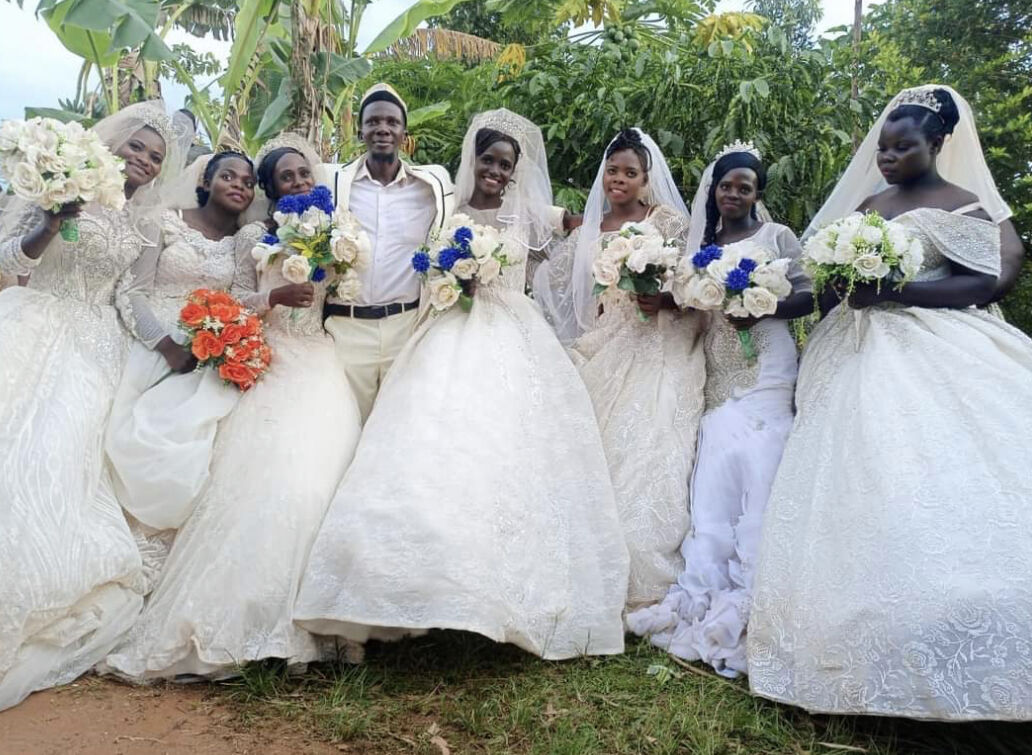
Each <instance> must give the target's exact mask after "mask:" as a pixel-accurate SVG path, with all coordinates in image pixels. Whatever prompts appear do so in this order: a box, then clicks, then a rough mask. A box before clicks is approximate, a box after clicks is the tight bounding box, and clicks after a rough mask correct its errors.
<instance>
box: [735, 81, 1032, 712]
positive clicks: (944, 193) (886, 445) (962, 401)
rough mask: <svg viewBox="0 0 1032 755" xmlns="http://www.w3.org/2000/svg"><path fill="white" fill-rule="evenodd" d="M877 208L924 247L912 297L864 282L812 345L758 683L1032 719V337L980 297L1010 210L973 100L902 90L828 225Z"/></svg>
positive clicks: (771, 557)
mask: <svg viewBox="0 0 1032 755" xmlns="http://www.w3.org/2000/svg"><path fill="white" fill-rule="evenodd" d="M954 126H956V128H954ZM951 133H952V136H950V134H951ZM876 154H877V165H876V164H875V157H876ZM878 169H880V170H881V173H882V175H883V176H884V179H886V180H887V181H888V184H889V187H888V188H885V187H886V183H885V182H884V181H882V180H881V176H879V175H878ZM883 189H884V190H883ZM876 192H877V193H876ZM872 194H873V196H871V195H872ZM865 197H867V199H865ZM858 207H859V208H860V209H862V210H867V209H873V210H877V211H878V212H880V213H881V214H882V215H883V216H885V217H888V218H890V219H894V220H896V221H897V222H899V223H901V224H903V225H905V226H906V227H907V229H908V230H909V231H910V232H912V233H913V234H916V236H917V237H918V238H920V239H921V241H922V242H923V244H924V253H925V259H924V262H923V264H922V266H921V270H920V273H919V274H918V276H917V278H916V280H915V281H914V282H913V283H910V284H907V285H906V286H904V287H903V289H902V291H900V292H896V291H895V290H893V289H892V287H890V286H885V287H883V288H882V291H881V293H880V294H879V293H878V292H876V291H875V290H874V288H873V287H863V288H861V289H858V291H857V293H856V294H855V295H854V296H853V298H852V299H851V301H850V302H849V303H848V304H845V303H844V304H839V305H838V306H837V307H836V308H835V309H833V310H832V311H831V312H830V313H829V314H828V315H827V317H826V318H825V319H824V321H823V322H822V323H821V324H820V325H819V326H818V327H817V329H816V330H815V331H814V333H813V334H812V336H811V337H810V340H809V342H808V344H807V347H806V350H805V352H804V354H803V358H802V362H801V365H800V370H799V382H798V389H797V394H796V403H797V407H798V415H797V417H796V422H795V426H794V428H793V430H792V434H791V436H790V437H789V441H788V445H787V446H786V449H785V454H784V457H783V459H782V463H781V467H780V469H779V471H778V475H777V479H776V481H775V483H774V489H773V492H772V494H771V500H770V504H769V506H768V509H767V515H766V520H765V523H764V532H763V542H762V546H761V555H760V561H759V565H758V568H757V576H756V591H755V599H754V603H753V613H752V618H751V621H750V624H749V643H748V645H749V657H748V660H749V674H750V677H749V678H750V683H751V686H752V689H753V691H754V692H756V693H757V694H759V695H763V696H764V697H769V698H772V699H775V700H779V701H783V702H787V703H792V704H794V705H799V706H802V707H804V708H806V709H808V710H810V711H819V712H828V713H868V714H881V715H892V716H906V717H911V718H930V719H949V720H973V719H1010V720H1024V719H1032V474H1029V450H1030V447H1032V439H1030V436H1029V428H1032V340H1029V338H1028V337H1027V336H1026V335H1024V334H1023V333H1021V332H1020V331H1018V330H1017V329H1015V328H1012V327H1011V326H1009V325H1007V324H1006V323H1004V322H1002V321H1001V320H999V319H996V318H995V317H993V316H991V315H989V314H987V313H985V312H982V311H980V310H978V309H976V308H974V307H973V306H971V305H974V304H980V303H982V302H983V301H985V300H986V299H988V298H989V297H990V296H991V295H992V294H993V291H994V290H995V287H996V277H997V276H998V275H999V272H1000V239H1001V229H1000V225H1001V224H1003V223H1006V220H1005V219H1006V218H1007V217H1008V216H1009V215H1010V211H1009V209H1008V208H1007V206H1006V205H1005V204H1004V202H1003V200H1002V198H1001V197H1000V195H999V193H998V192H997V190H996V187H995V185H994V184H993V181H992V177H991V176H990V175H989V171H988V168H987V167H986V164H985V160H984V157H983V156H982V151H981V146H980V144H979V141H978V136H977V132H976V130H975V124H974V118H973V116H972V114H971V110H970V107H969V106H968V104H967V103H966V102H965V101H964V100H963V99H962V98H961V97H960V96H959V95H958V94H957V93H956V92H953V91H952V90H950V89H948V88H947V87H935V86H928V87H920V88H918V89H914V90H905V91H903V92H901V93H900V94H899V95H897V96H896V98H894V99H893V101H892V102H891V103H890V104H889V105H888V107H886V109H885V111H884V112H883V113H882V116H881V118H880V119H879V120H878V122H877V123H876V124H875V126H874V128H873V129H872V131H871V132H870V133H869V134H868V136H867V138H866V139H865V141H864V143H863V144H862V146H861V148H860V150H859V152H858V153H857V155H856V156H855V157H854V159H853V161H852V163H850V166H849V168H848V169H847V170H846V173H845V174H844V176H843V178H842V180H841V181H840V182H839V185H838V187H837V188H836V189H835V191H834V192H833V193H832V195H831V197H830V198H829V199H828V201H827V202H826V203H825V205H824V207H823V208H822V210H821V211H820V212H819V213H818V215H817V217H816V218H815V219H814V223H813V224H812V225H811V230H812V229H816V228H819V227H820V225H821V224H823V223H826V222H829V221H833V220H836V219H838V218H840V217H843V216H844V215H846V214H848V213H849V212H851V211H853V210H855V209H857V208H858ZM831 296H834V293H833V292H832V293H831ZM827 298H828V297H827V296H825V299H827ZM850 306H851V307H852V308H850Z"/></svg>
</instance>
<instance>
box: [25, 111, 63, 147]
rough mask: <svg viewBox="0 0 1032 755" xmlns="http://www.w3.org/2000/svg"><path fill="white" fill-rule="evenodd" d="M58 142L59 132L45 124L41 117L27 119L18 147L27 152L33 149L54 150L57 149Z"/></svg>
mask: <svg viewBox="0 0 1032 755" xmlns="http://www.w3.org/2000/svg"><path fill="white" fill-rule="evenodd" d="M57 144H58V141H57V134H55V133H54V132H53V131H51V130H50V129H49V128H47V127H46V126H44V125H43V122H42V119H40V118H33V119H32V120H30V121H26V122H25V126H24V127H23V128H22V130H21V133H20V134H19V135H18V149H19V150H21V151H22V152H25V153H28V152H29V151H30V150H33V149H35V150H40V151H44V152H45V151H53V150H56V149H57Z"/></svg>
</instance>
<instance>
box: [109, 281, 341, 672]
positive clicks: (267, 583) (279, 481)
mask: <svg viewBox="0 0 1032 755" xmlns="http://www.w3.org/2000/svg"><path fill="white" fill-rule="evenodd" d="M327 282H328V281H326V282H323V283H321V284H316V290H317V292H318V296H316V300H315V302H314V303H313V305H312V306H311V307H309V308H307V309H300V310H291V309H288V308H286V307H277V308H275V309H273V310H272V311H270V312H269V313H268V314H267V315H266V317H265V336H266V340H267V342H268V345H269V347H270V348H271V349H272V363H271V366H270V369H269V371H268V373H266V375H265V376H264V377H262V378H261V379H260V380H259V381H258V382H257V383H256V385H255V386H254V388H252V389H251V390H249V391H247V392H246V393H244V394H243V395H242V396H241V397H240V401H239V403H238V404H237V407H236V409H235V410H234V411H233V412H232V413H231V414H230V415H229V417H227V418H226V419H225V420H224V421H223V422H222V423H221V425H220V427H219V431H218V434H217V436H216V440H215V449H214V453H213V458H212V465H211V478H210V481H209V483H208V485H207V486H206V487H205V488H204V489H203V490H202V492H201V495H200V496H199V498H198V500H197V502H196V504H195V506H194V509H193V513H192V514H191V515H190V517H189V518H188V519H187V521H186V524H185V525H184V526H183V528H182V529H181V530H180V531H179V533H178V534H177V535H176V539H175V543H174V544H173V546H172V551H171V553H170V554H169V556H168V560H167V561H166V563H165V568H164V571H163V572H162V575H161V579H160V581H159V582H158V586H157V588H156V589H155V590H154V592H153V593H152V594H151V596H150V597H149V598H148V601H147V607H146V609H145V610H144V612H143V615H142V616H141V617H140V620H139V621H138V622H137V624H136V625H135V626H134V627H133V629H132V631H131V632H130V633H129V635H128V637H127V638H126V640H125V642H123V643H122V644H121V645H120V646H119V647H118V648H117V649H116V650H115V652H114V653H112V654H111V655H110V656H108V658H107V662H106V666H107V669H106V670H111V671H114V672H115V673H117V674H119V675H121V676H124V677H129V678H133V679H149V678H155V677H164V678H168V677H174V676H177V675H179V674H192V675H199V676H207V677H211V678H225V677H229V676H233V675H234V674H236V673H237V672H238V667H239V665H240V664H243V663H246V662H248V661H254V660H260V659H262V658H284V659H286V660H287V662H288V663H292V664H299V663H306V662H309V661H314V660H319V659H322V658H324V657H326V653H325V650H324V645H323V643H320V642H319V640H318V639H317V638H314V637H312V635H310V634H309V633H308V632H306V631H304V630H303V629H300V628H299V627H297V626H296V625H295V624H294V622H293V614H292V608H293V605H294V598H295V595H296V594H297V587H298V583H299V581H300V579H301V574H302V571H303V569H304V565H305V562H306V561H307V559H308V551H309V548H310V546H311V544H312V540H313V539H314V537H315V534H316V531H317V530H318V528H319V523H320V522H321V521H322V518H323V514H324V512H325V511H326V507H327V505H328V504H329V502H330V499H331V498H332V496H333V491H334V490H335V489H336V487H337V484H338V482H339V481H340V479H341V476H342V475H343V474H344V471H345V470H346V469H347V466H348V463H349V462H350V460H351V456H352V454H353V452H354V448H355V445H356V444H357V442H358V435H359V416H358V407H357V405H356V404H355V399H354V396H353V394H352V393H351V388H350V386H349V384H348V381H347V377H346V376H345V375H344V372H343V370H341V369H340V365H339V363H338V361H337V356H336V354H335V352H334V348H333V341H332V340H331V339H330V337H329V336H328V335H327V334H326V332H325V331H324V330H323V326H322V302H323V299H324V297H325V293H326V283H327ZM284 283H285V281H284V279H283V278H282V275H281V273H280V266H279V265H278V264H275V263H274V264H273V265H271V266H270V268H269V269H268V270H267V271H266V272H265V273H264V274H263V275H262V277H261V283H260V286H259V293H266V292H268V291H270V290H271V289H273V288H276V287H277V286H280V285H283V284H284ZM295 311H296V313H297V314H296V315H295V314H292V312H295Z"/></svg>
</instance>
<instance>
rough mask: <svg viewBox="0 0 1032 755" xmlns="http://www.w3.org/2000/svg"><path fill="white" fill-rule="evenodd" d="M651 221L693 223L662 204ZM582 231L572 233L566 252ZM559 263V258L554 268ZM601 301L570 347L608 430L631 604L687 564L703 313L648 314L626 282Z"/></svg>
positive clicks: (678, 231)
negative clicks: (683, 550)
mask: <svg viewBox="0 0 1032 755" xmlns="http://www.w3.org/2000/svg"><path fill="white" fill-rule="evenodd" d="M645 222H646V223H649V224H652V225H653V226H655V227H656V228H657V229H658V230H659V232H660V233H662V234H663V236H665V237H666V238H679V237H681V236H682V235H683V234H684V232H685V231H686V230H687V227H686V226H687V218H686V217H684V216H682V215H680V214H678V213H677V212H675V211H674V210H672V209H671V208H669V207H667V206H665V205H660V206H658V207H657V208H655V209H654V210H653V211H652V213H651V215H650V216H649V217H648V218H647V220H646V221H645ZM639 225H641V224H639ZM578 233H579V229H578V231H575V232H574V233H573V234H571V236H570V239H569V241H568V242H567V246H566V250H567V251H568V253H567V254H566V256H567V257H572V253H569V252H570V251H572V250H573V249H576V245H577V234H578ZM606 235H608V234H603V237H605V236H606ZM600 243H601V242H600ZM562 255H563V251H559V252H558V253H557V255H556V256H557V257H561V256H562ZM562 265H563V262H562V260H558V259H557V260H556V266H557V269H558V268H560V267H561V266H562ZM604 307H605V310H604V312H603V314H602V315H601V317H599V318H598V322H597V323H596V325H595V328H594V329H593V330H590V331H588V332H587V333H585V334H584V335H582V336H581V337H580V338H579V339H577V341H575V342H574V343H573V345H572V346H571V348H570V355H571V357H572V358H573V360H574V362H575V364H576V365H577V367H578V369H579V370H580V374H581V377H582V378H583V379H584V383H585V385H586V386H587V388H588V393H589V394H590V395H591V399H592V402H593V404H594V407H595V414H596V416H597V418H598V424H599V427H600V429H601V431H602V442H603V444H604V446H605V450H606V458H607V460H608V462H609V471H610V475H611V477H612V480H613V488H614V490H615V492H616V506H617V510H618V511H619V513H620V521H621V524H622V527H623V532H624V538H625V539H626V541H627V547H628V550H629V551H630V556H631V577H630V587H629V589H628V594H627V607H628V608H629V609H634V608H638V607H640V606H642V605H645V604H649V603H654V602H656V601H658V600H661V599H662V598H663V596H664V595H666V592H667V588H668V587H669V586H670V584H671V583H672V582H674V581H675V580H676V579H677V575H678V574H680V573H681V572H682V571H683V570H684V559H683V558H682V557H681V554H680V547H681V543H682V542H683V541H684V538H685V535H687V534H688V525H689V521H690V520H689V511H688V481H689V478H690V477H691V474H692V465H693V463H694V460H695V444H696V436H697V435H698V430H699V420H700V418H701V417H702V411H703V385H704V384H705V382H706V365H705V362H706V359H705V355H704V354H703V350H702V340H701V337H700V334H701V331H702V327H701V324H702V318H701V317H700V316H699V315H698V313H685V314H683V313H680V312H671V311H669V310H663V311H661V312H660V313H659V316H658V317H655V318H652V319H650V320H648V321H646V322H642V321H641V320H640V319H639V318H638V314H637V306H636V305H635V304H634V303H633V302H632V301H631V300H630V299H629V298H628V297H627V296H626V295H624V293H623V292H620V293H619V294H617V295H615V296H613V297H611V298H607V300H606V301H605V304H604Z"/></svg>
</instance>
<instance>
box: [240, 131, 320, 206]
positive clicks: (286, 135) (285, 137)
mask: <svg viewBox="0 0 1032 755" xmlns="http://www.w3.org/2000/svg"><path fill="white" fill-rule="evenodd" d="M280 147H290V148H292V149H296V150H297V151H298V152H300V153H301V154H302V155H303V156H304V158H305V160H306V161H307V162H308V165H309V167H311V169H312V178H314V179H315V185H316V186H327V187H329V188H330V189H331V190H332V189H333V187H332V186H330V179H329V176H328V175H327V173H326V169H325V166H324V165H323V161H322V158H321V157H320V156H319V153H318V151H316V149H315V147H313V146H312V144H311V143H310V142H309V141H308V140H307V139H305V138H304V137H303V136H300V135H298V134H295V133H293V132H291V131H284V132H283V133H281V134H280V135H279V136H274V137H273V138H272V139H269V141H267V142H265V144H263V145H262V147H261V149H259V150H258V154H257V155H255V158H254V169H255V172H257V171H258V167H259V166H260V165H261V164H262V160H264V159H265V156H266V155H268V154H269V153H270V152H272V151H273V150H274V149H279V148H280ZM273 205H274V203H273V200H271V199H269V197H268V196H267V195H266V194H265V190H264V189H262V188H261V187H258V186H256V187H255V190H254V201H253V202H251V206H250V207H249V208H247V210H246V212H244V214H243V216H242V217H241V219H240V225H246V224H247V223H253V222H255V221H259V222H265V221H266V220H268V219H269V217H271V216H272V209H273Z"/></svg>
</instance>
